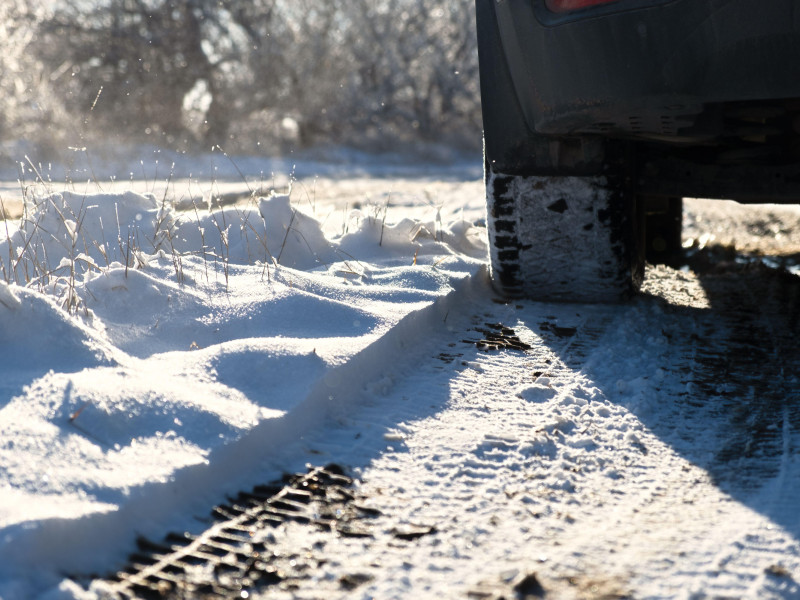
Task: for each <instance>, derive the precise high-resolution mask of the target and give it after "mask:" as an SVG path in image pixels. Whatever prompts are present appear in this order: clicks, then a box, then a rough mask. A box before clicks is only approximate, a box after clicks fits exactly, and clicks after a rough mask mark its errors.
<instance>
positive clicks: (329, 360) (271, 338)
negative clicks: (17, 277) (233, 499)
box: [0, 175, 800, 600]
mask: <svg viewBox="0 0 800 600" xmlns="http://www.w3.org/2000/svg"><path fill="white" fill-rule="evenodd" d="M315 185H317V186H318V187H317V188H316V192H315V194H314V195H306V196H302V195H301V196H302V197H299V198H298V197H296V196H293V198H292V201H293V205H294V206H295V208H298V207H299V208H302V207H303V206H305V208H306V209H313V212H314V216H313V217H308V219H309V220H305V217H302V218H301V217H298V216H296V215H295V213H294V212H292V211H290V210H287V206H285V205H284V203H283V200H281V199H280V197H274V198H272V199H268V200H262V201H260V203H259V204H258V205H257V206H256V208H255V209H254V210H255V212H254V213H253V215H254V216H253V218H252V219H250V217H248V215H249V214H250V213H248V212H247V210H248V209H246V208H244V207H242V208H240V209H236V210H235V211H233V210H231V212H227V213H224V212H216V213H214V212H211V213H209V216H204V215H198V214H193V215H192V219H193V221H192V222H191V223H186V222H181V220H180V219H178V220H176V221H175V222H174V223H173V226H174V228H173V229H172V230H171V231H172V234H171V235H172V237H171V238H170V239H171V240H173V242H174V246H173V248H172V250H171V251H167V252H164V251H163V250H162V251H160V254H159V251H152V252H149V253H148V252H147V251H146V248H144V244H140V247H139V248H138V251H139V253H140V254H141V256H140V257H139V259H138V260H140V264H139V265H138V268H134V267H131V268H130V269H126V268H124V266H123V265H121V264H119V262H115V260H114V259H108V264H100V261H101V258H103V257H101V258H94V259H92V260H93V261H94V262H95V263H96V264H97V269H96V270H97V271H98V273H93V274H91V275H90V276H85V277H82V278H81V279H80V281H79V282H78V283H73V284H72V288H70V286H69V285H68V284H64V282H63V281H62V282H61V283H60V285H61V286H62V287H58V286H59V283H58V282H56V283H54V284H53V294H56V297H58V296H57V294H58V293H62V294H63V293H64V291H65V290H66V292H70V293H75V294H77V297H78V298H79V301H78V303H77V307H78V308H79V309H80V310H77V311H75V312H76V313H77V315H76V316H73V317H69V318H67V317H62V316H60V315H61V314H62V313H59V312H58V311H60V310H61V309H58V308H56V307H55V305H52V306H51V304H48V302H51V301H50V300H48V298H49V296H47V295H46V294H45V293H44V292H43V291H40V290H36V289H29V288H26V289H24V290H23V289H21V288H20V287H19V286H5V287H3V288H2V290H0V291H2V295H0V302H2V304H1V305H0V311H5V312H4V313H2V314H0V317H2V320H0V323H1V324H2V327H3V329H2V332H3V334H4V335H6V336H7V339H8V340H9V341H11V340H12V339H14V340H16V342H17V348H23V349H24V352H25V353H26V354H25V356H27V357H28V358H21V357H20V355H19V351H17V352H14V351H13V350H11V349H10V348H11V346H6V348H7V350H6V352H5V354H4V355H3V358H4V360H5V361H6V362H7V364H8V365H10V366H9V367H8V369H7V371H6V372H5V373H4V384H3V388H2V389H3V390H5V391H7V392H8V394H7V397H4V398H3V400H2V403H1V404H0V427H2V432H3V436H4V437H3V441H2V442H0V473H2V476H3V481H2V490H3V492H2V493H3V496H4V497H3V501H2V504H1V505H0V517H2V529H0V536H1V537H0V540H2V544H0V555H2V557H3V560H4V561H6V562H5V565H4V566H0V597H3V598H4V599H6V600H12V599H16V598H26V597H31V596H41V597H45V598H51V599H52V598H72V597H77V598H82V597H90V598H96V597H103V594H104V593H105V592H106V591H108V590H109V589H110V588H109V587H108V584H107V583H105V582H103V581H100V580H95V581H94V582H93V583H90V578H87V575H88V574H89V573H92V574H102V573H103V572H104V571H108V572H109V574H110V573H111V572H113V571H114V570H116V569H118V568H120V567H121V566H122V564H123V562H124V557H125V555H126V554H128V553H130V552H133V551H134V549H135V544H134V540H135V537H136V535H138V534H144V535H146V536H148V537H149V538H150V539H151V540H153V541H156V542H158V541H159V539H160V536H163V535H166V533H167V532H168V531H177V530H180V531H184V530H187V531H193V532H195V533H199V532H200V531H202V530H203V529H204V528H205V527H206V526H207V519H206V517H207V515H208V513H209V511H210V509H211V506H212V505H213V504H214V503H223V502H225V495H226V494H231V493H233V492H234V491H235V490H237V489H246V488H249V487H251V486H253V485H256V484H260V483H267V482H269V481H270V478H274V477H276V476H278V475H279V474H280V473H282V472H300V471H304V470H305V469H306V466H307V465H317V466H321V465H325V464H329V463H336V464H338V465H341V466H342V467H344V469H345V470H346V471H347V472H348V473H349V474H350V475H352V476H354V477H355V478H356V485H355V487H354V489H353V493H354V494H356V495H357V496H358V498H359V502H360V504H361V505H362V506H363V507H366V508H369V509H370V510H369V513H368V514H369V518H368V519H366V520H365V521H364V526H365V527H367V528H368V534H369V535H366V536H346V535H341V534H340V533H337V531H335V530H334V531H331V530H323V529H320V528H318V527H314V526H311V525H307V524H306V525H304V524H301V523H292V522H287V523H285V524H283V525H281V526H280V527H277V528H269V530H255V529H254V530H253V531H252V536H253V539H254V540H258V541H259V542H263V543H264V544H266V548H267V551H266V552H264V553H263V556H262V558H263V559H264V560H265V561H266V563H265V564H268V563H269V562H270V561H274V564H275V565H278V566H279V567H280V569H281V571H280V573H281V577H277V578H275V579H274V580H272V584H271V585H270V586H267V587H261V588H257V587H255V586H254V587H252V588H247V587H246V586H245V589H244V590H242V591H245V592H247V593H248V595H249V597H261V596H263V597H277V598H281V597H286V598H317V597H348V598H350V597H356V598H412V597H418V598H434V597H443V598H465V597H474V598H483V597H487V598H491V597H498V598H499V597H501V596H503V597H506V598H508V597H514V595H515V594H516V595H517V597H525V596H524V595H525V593H528V594H529V597H536V596H537V594H538V596H542V594H546V597H548V598H571V597H574V598H697V599H700V598H721V597H724V598H784V599H785V598H800V509H798V506H800V379H798V373H800V370H799V369H798V367H800V347H798V344H797V342H796V340H797V337H798V333H799V330H800V322H798V317H800V278H798V276H797V275H793V274H791V273H790V272H786V271H782V270H778V269H776V268H774V267H771V266H770V267H768V266H765V265H764V264H762V262H761V261H747V260H744V259H742V257H741V256H739V255H737V254H736V252H735V251H732V250H731V248H729V247H728V246H725V245H726V244H727V245H730V244H734V243H735V245H736V248H739V249H746V250H748V251H751V252H752V251H753V250H754V249H759V248H760V249H761V250H762V252H763V253H764V254H767V255H768V256H770V257H771V258H769V259H768V260H766V262H767V263H769V264H770V265H776V264H778V263H780V262H781V261H785V262H787V264H788V265H789V266H793V265H795V264H796V257H793V256H788V258H787V255H792V254H793V253H796V252H797V248H800V243H798V242H800V212H799V211H798V210H797V209H796V208H794V207H762V208H747V207H739V206H736V205H730V204H727V203H725V204H719V203H709V202H707V201H687V203H686V215H685V218H684V221H685V225H686V234H685V237H686V238H687V239H692V240H695V242H694V249H693V251H692V253H691V261H690V264H689V266H687V268H685V269H682V270H675V269H669V268H664V267H659V268H652V269H650V270H649V272H648V275H647V280H646V283H645V287H644V290H643V293H642V294H641V295H640V296H639V297H638V298H636V299H635V300H634V301H632V302H631V303H629V304H625V305H621V306H585V305H555V304H542V303H533V302H523V301H520V302H511V303H508V302H505V301H502V300H500V299H498V298H497V297H496V296H495V295H494V294H493V293H492V291H491V289H490V287H489V286H488V283H487V280H486V272H485V268H484V267H483V266H482V262H483V259H482V257H483V256H485V254H484V253H485V248H484V247H482V246H481V242H480V234H481V224H482V199H481V196H480V183H479V182H477V181H473V180H467V179H463V178H459V177H455V176H449V177H448V178H447V180H444V181H442V180H435V179H431V178H430V177H428V176H426V177H424V178H416V179H415V178H414V177H411V176H409V175H404V176H402V177H396V178H394V179H392V178H390V177H382V178H380V179H369V178H361V177H359V178H353V179H352V180H347V179H344V180H342V179H317V180H316V183H315ZM326 186H329V187H326ZM297 189H298V188H295V192H296V191H297ZM300 189H302V188H300ZM381 190H382V191H381ZM109 198H111V200H115V201H116V202H117V203H120V202H121V200H120V197H111V196H110V195H109V194H107V193H105V195H95V196H92V197H90V200H91V202H88V203H85V202H84V203H81V204H80V208H75V206H77V205H75V206H73V208H75V210H76V212H81V211H84V208H83V207H84V205H89V206H95V207H100V208H97V209H96V210H100V209H102V207H103V206H104V202H107V201H108V199H109ZM326 198H327V199H329V200H330V202H328V203H327V204H326ZM73 201H74V200H73ZM127 201H128V202H134V203H135V202H140V203H141V204H140V205H138V208H137V209H136V210H134V211H133V213H132V216H131V217H130V220H131V222H137V223H141V222H144V223H145V224H146V223H147V222H149V221H148V219H150V218H151V217H150V215H153V220H154V221H156V222H158V219H157V218H155V216H156V215H157V214H159V213H158V210H159V203H157V202H156V203H153V204H152V206H151V205H150V204H148V203H147V201H145V200H141V197H133V196H131V197H127ZM59 206H60V205H59ZM354 206H356V207H358V209H359V210H358V211H357V214H353V213H352V212H350V211H349V210H346V209H345V207H348V208H352V207H354ZM62 214H63V208H62ZM88 214H89V215H91V214H92V213H91V210H89V211H88ZM297 214H298V215H299V214H300V213H297ZM137 215H138V216H137ZM259 215H260V217H258V216H259ZM143 216H144V218H142V217H143ZM221 217H224V218H228V219H233V218H234V217H235V218H238V219H241V220H242V222H245V223H252V224H253V226H250V225H248V227H251V230H250V231H252V236H251V237H252V238H254V239H257V240H261V239H272V240H274V239H276V236H275V234H272V233H270V230H269V223H271V222H273V221H274V222H276V223H278V222H280V223H284V228H285V227H288V230H286V231H292V232H299V233H300V234H301V236H300V237H301V238H302V239H300V240H299V242H298V243H297V244H296V245H294V246H293V245H292V243H287V239H288V237H287V235H286V234H285V233H284V234H282V235H278V236H277V239H279V242H278V243H277V244H276V245H271V246H270V248H271V252H272V253H273V254H275V255H276V254H277V252H276V247H277V246H280V248H281V251H284V248H285V249H286V250H285V254H284V256H283V261H282V262H281V266H275V265H271V266H270V269H271V270H270V271H269V279H268V280H266V276H265V274H264V273H265V272H266V268H265V266H264V264H251V262H250V261H249V256H250V254H249V253H250V252H251V251H250V250H248V248H250V246H249V245H248V244H250V243H251V242H252V240H248V239H247V236H246V235H242V238H243V239H242V240H239V239H238V238H236V237H235V236H233V235H229V232H232V231H235V228H234V229H226V228H225V227H227V226H225V227H221V226H220V218H221ZM257 217H258V218H257ZM159 218H161V217H159ZM259 218H263V220H264V222H265V223H267V225H266V229H265V230H264V231H265V233H263V237H259V236H261V235H262V234H261V233H260V231H261V230H260V229H259V230H258V231H257V229H258V228H257V227H255V225H256V224H257V222H260V221H259ZM116 219H117V220H118V221H119V220H120V219H123V220H124V219H125V216H124V215H123V217H120V216H119V215H117V216H116ZM404 219H405V220H404ZM62 220H64V221H70V220H71V219H69V218H66V219H64V218H63V217H62ZM75 221H77V222H79V223H81V224H82V225H83V227H85V228H86V229H87V230H88V234H90V237H91V238H92V239H94V240H98V239H101V233H102V231H96V230H91V229H90V228H91V227H92V220H91V219H89V218H84V219H81V220H78V219H76V220H75ZM39 222H40V223H46V221H45V220H44V217H43V218H42V219H40V221H39ZM162 222H163V220H162ZM53 223H54V224H55V222H53ZM101 223H102V220H101ZM190 226H191V227H193V228H194V229H193V230H192V231H196V230H200V231H201V232H204V234H202V233H201V236H200V237H203V235H205V236H207V237H204V239H203V242H202V246H203V253H202V254H198V253H196V252H194V250H193V249H192V247H191V243H192V239H191V236H192V235H193V234H192V233H191V232H190V231H189V229H190ZM72 227H73V229H70V226H68V225H67V226H66V227H65V230H64V233H63V234H62V235H65V236H66V238H63V239H67V240H73V241H74V239H75V238H76V237H77V236H76V235H75V231H74V228H75V223H73V225H72ZM100 227H102V225H101V226H100ZM52 229H53V227H51V228H50V230H52ZM121 229H122V228H121V227H115V230H121ZM242 230H243V229H242ZM222 231H225V232H226V233H225V234H224V235H223V234H222ZM279 231H280V230H279ZM210 232H211V233H215V234H216V235H217V242H214V241H212V239H211V238H212V237H213V236H211V235H210ZM270 236H272V237H271V238H270ZM107 237H111V236H107ZM113 237H114V238H116V233H114V236H113ZM143 237H144V236H143ZM129 240H130V234H129ZM181 240H182V242H185V243H186V244H187V245H186V247H183V248H177V249H176V248H175V246H177V244H178V241H181ZM223 241H224V244H223V243H222V242H223ZM281 242H282V244H281ZM715 242H717V243H715ZM37 243H39V242H37ZM41 243H42V244H46V243H47V241H46V240H45V241H42V242H41ZM215 243H216V244H218V246H219V247H218V248H216V249H215V246H214V244H215ZM720 244H722V245H720ZM223 245H224V249H225V250H226V251H227V254H224V253H223ZM43 247H44V246H43ZM57 247H63V243H62V244H61V245H60V246H57ZM73 248H74V244H73ZM306 249H308V250H313V256H314V257H316V258H315V259H314V260H311V261H310V262H309V259H308V257H307V256H306V254H305V252H306ZM3 251H4V252H5V249H3ZM50 254H51V255H54V254H55V250H54V249H51V250H50ZM87 254H90V252H89V251H87ZM176 257H180V258H181V263H180V265H179V266H180V268H181V269H182V271H181V273H185V274H186V279H185V281H183V282H176V281H175V277H176V273H177V271H178V266H176ZM223 257H224V258H225V266H224V267H223V266H221V265H222V258H223ZM59 260H60V261H61V264H60V266H67V267H68V266H69V264H73V266H72V267H71V268H72V269H75V266H74V263H75V262H76V257H75V255H74V254H73V255H72V257H71V258H70V257H67V263H69V264H67V265H65V263H64V259H61V258H58V259H56V262H57V264H58V261H59ZM117 260H119V259H117ZM126 260H127V259H126ZM216 260H219V261H220V263H219V264H217V263H216V262H215V261H216ZM290 260H291V261H294V262H292V263H291V264H292V265H293V266H291V267H290V266H283V265H284V263H286V264H288V263H287V261H290ZM70 261H71V262H70ZM304 261H305V262H304ZM84 262H85V261H84ZM123 262H124V261H123ZM69 270H70V269H67V271H68V272H69ZM0 285H2V284H0ZM62 297H63V296H62ZM67 297H69V296H67ZM81 314H83V316H81ZM37 323H38V324H39V325H37ZM344 323H346V324H347V327H346V328H345V327H344V325H343V324H344ZM49 331H56V332H59V333H58V336H57V337H58V339H59V340H60V341H59V343H60V344H61V346H59V347H55V348H53V347H48V346H47V344H52V342H53V339H55V338H53V337H52V336H51V335H49V333H48V332H49ZM12 334H13V335H12ZM517 338H518V340H519V341H518V342H517V341H516V339H517ZM504 340H505V341H509V340H512V341H514V343H511V344H506V343H504ZM46 349H47V350H49V352H45V350H46ZM31 353H33V356H34V358H33V359H32V358H30V356H31ZM37 353H41V354H40V358H39V359H37V358H36V356H37ZM125 386H130V388H129V389H133V390H136V393H135V394H130V393H128V394H126V393H125V392H124V390H125ZM120 390H122V391H120ZM15 432H16V433H15ZM19 432H25V435H24V436H23V435H22V434H21V433H19ZM26 436H27V437H26ZM265 436H266V437H265ZM42 461H50V462H48V463H47V464H44V463H43V462H42ZM237 466H238V468H237ZM131 479H135V481H131ZM148 510H149V511H150V515H151V516H152V520H149V519H148V518H147V515H148ZM56 517H58V518H56ZM398 532H411V534H409V535H399V534H398ZM71 549H72V554H70V552H71ZM196 571H197V572H193V573H189V571H187V572H186V575H185V577H186V581H187V582H189V583H191V582H192V581H193V579H192V578H193V577H196V576H198V577H199V576H201V575H203V574H202V569H200V568H199V567H198V569H197V570H196ZM65 573H66V574H67V575H70V576H72V577H75V578H77V581H78V582H79V584H76V583H74V582H72V581H71V580H69V579H63V580H62V578H63V576H64V574H65ZM187 585H188V583H187ZM87 587H88V588H89V590H90V591H86V588H87ZM159 589H162V590H163V591H166V589H167V588H163V587H162V588H159ZM190 590H191V588H190ZM183 593H184V592H181V591H179V590H176V591H175V592H174V594H175V597H182V595H181V594H183ZM237 593H238V592H237ZM240 596H241V594H240ZM241 597H245V596H241Z"/></svg>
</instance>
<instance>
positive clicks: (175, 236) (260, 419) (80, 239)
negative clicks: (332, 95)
mask: <svg viewBox="0 0 800 600" xmlns="http://www.w3.org/2000/svg"><path fill="white" fill-rule="evenodd" d="M348 223H349V225H348V228H347V232H346V233H345V234H343V235H341V236H339V237H337V238H329V237H326V235H325V234H324V233H323V230H322V227H321V225H320V223H319V222H318V221H317V220H316V219H315V218H314V217H313V216H310V215H308V214H305V213H303V212H301V211H299V210H297V208H296V207H295V206H293V204H292V202H291V200H290V198H289V196H286V195H276V194H273V195H271V196H270V197H266V198H261V199H259V200H258V201H257V202H253V203H250V204H248V205H247V206H235V207H228V208H224V209H218V210H209V208H208V207H202V209H200V208H198V209H197V210H194V211H190V212H185V213H181V212H178V211H176V210H174V209H173V207H172V206H170V205H169V204H168V203H166V202H163V201H161V200H159V199H157V198H156V197H155V196H152V195H139V194H135V193H132V192H125V193H119V194H90V195H83V194H77V193H74V192H64V193H60V194H50V195H47V196H42V197H39V198H37V199H36V200H35V202H31V203H30V204H29V206H27V210H26V213H25V216H24V218H23V219H22V220H21V221H20V223H19V224H18V226H17V227H14V228H12V229H9V231H8V234H7V235H6V236H5V239H4V240H2V241H0V261H2V268H3V273H4V275H5V279H6V280H7V282H2V283H0V339H2V341H3V343H2V345H0V363H1V364H2V367H0V368H2V377H0V381H2V383H0V386H1V387H2V390H3V395H2V397H1V398H0V473H1V474H2V476H1V477H0V540H2V544H0V565H1V566H0V597H2V598H6V599H11V598H23V597H32V596H36V595H38V594H40V593H43V592H45V591H46V590H48V589H51V588H53V587H54V586H57V585H58V582H59V580H60V578H61V573H63V572H65V571H68V572H73V573H87V572H92V571H103V570H105V569H108V568H113V567H114V566H115V565H117V563H118V561H121V560H123V559H124V557H125V554H126V552H128V551H129V549H130V547H131V545H130V544H131V543H132V541H133V539H134V538H135V536H136V535H139V534H141V535H148V534H149V535H154V536H155V535H158V534H159V532H163V529H162V528H163V527H166V523H168V522H169V524H170V526H171V527H174V526H175V523H176V518H177V519H178V520H179V521H180V519H181V518H183V519H186V520H187V521H189V520H191V519H192V518H193V515H195V514H203V513H204V512H207V510H208V507H209V506H210V505H211V504H212V503H213V502H214V501H215V500H219V499H220V497H221V494H223V493H225V492H226V491H234V490H236V489H237V487H238V486H239V485H240V484H241V482H242V481H247V478H248V477H252V476H253V473H255V472H258V471H259V470H264V469H268V466H265V465H268V463H269V457H270V452H273V451H275V449H276V448H278V447H279V446H280V444H281V443H282V442H283V441H285V440H288V439H293V438H296V437H297V436H298V435H300V434H301V433H302V431H304V430H305V429H307V428H309V427H312V426H314V425H315V424H317V423H319V422H321V421H323V420H324V419H326V418H332V415H334V414H335V413H336V411H341V410H344V409H345V407H346V406H347V405H348V403H350V402H354V401H357V398H358V396H359V394H360V393H361V391H362V390H363V388H364V386H365V385H367V384H368V383H369V382H373V383H374V384H376V385H380V382H381V381H382V380H385V379H386V378H391V377H392V373H391V372H383V371H381V372H377V370H379V369H380V368H381V365H382V366H383V367H382V368H383V369H384V370H385V366H386V365H391V364H394V365H399V364H401V363H402V361H403V360H404V358H405V359H408V357H409V356H410V353H409V352H408V348H404V347H403V344H404V337H403V336H404V335H405V334H404V333H403V332H404V330H406V329H416V330H418V328H419V327H420V323H419V322H418V321H419V320H420V319H422V320H423V321H424V320H425V319H432V318H434V317H433V315H438V317H436V318H438V319H439V320H441V314H440V312H441V311H446V310H448V309H447V307H446V305H447V303H448V302H453V301H455V300H454V298H457V294H456V295H455V296H454V295H453V294H451V295H450V296H449V297H447V295H448V293H450V292H452V290H454V289H457V288H459V286H465V285H471V283H470V276H472V275H474V274H476V273H477V272H478V271H479V270H480V269H481V265H482V264H483V262H484V256H485V254H486V248H485V246H484V243H483V237H482V233H481V232H480V231H479V230H476V228H475V227H473V226H472V225H471V224H470V223H466V222H463V221H458V222H454V223H448V224H443V223H442V222H441V221H440V220H437V219H435V218H434V219H432V220H431V221H430V222H420V221H412V220H410V219H405V220H401V221H400V222H398V223H394V224H392V223H387V222H385V221H384V220H380V219H377V218H375V217H374V216H369V215H367V214H365V213H361V212H359V211H353V212H352V213H351V214H350V215H349V219H348ZM8 282H10V283H8ZM443 297H444V298H445V299H444V300H439V303H438V304H434V303H436V302H437V299H442V298H443ZM442 303H444V305H442ZM443 306H444V308H443ZM426 307H433V308H426ZM402 322H406V323H407V325H406V326H402V325H401V326H399V327H398V323H402ZM390 331H391V335H389V336H387V335H386V334H387V332H390Z"/></svg>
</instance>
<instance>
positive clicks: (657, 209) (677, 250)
mask: <svg viewBox="0 0 800 600" xmlns="http://www.w3.org/2000/svg"><path fill="white" fill-rule="evenodd" d="M640 202H641V205H642V206H643V207H644V213H645V225H644V227H645V240H646V250H645V258H646V259H647V262H649V263H651V264H654V265H669V266H670V267H679V266H680V265H681V264H682V263H683V245H682V243H681V242H682V240H681V234H682V233H683V220H682V218H683V198H680V197H659V196H644V197H642V198H641V199H640Z"/></svg>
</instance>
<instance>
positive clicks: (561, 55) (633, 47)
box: [492, 0, 800, 141]
mask: <svg viewBox="0 0 800 600" xmlns="http://www.w3.org/2000/svg"><path fill="white" fill-rule="evenodd" d="M492 6H493V7H494V11H495V16H496V19H497V26H498V27H499V33H500V36H499V37H500V40H501V43H502V49H501V50H502V52H503V53H504V55H505V58H506V64H507V65H508V69H509V73H510V75H511V80H512V81H513V87H514V91H515V93H516V96H517V100H518V101H519V106H520V108H521V110H522V113H523V115H524V118H525V121H526V123H527V125H528V127H529V128H530V130H531V131H532V132H536V133H539V134H545V135H548V134H552V135H571V134H575V135H578V134H581V135H583V134H602V135H605V136H615V135H617V136H620V137H626V136H633V137H641V138H649V139H658V138H672V139H674V140H678V141H679V140H680V138H681V137H682V136H683V137H687V138H689V139H691V138H693V137H697V136H700V135H702V134H704V131H702V127H701V128H700V129H698V127H699V125H698V123H697V121H698V116H699V115H700V114H702V113H703V109H704V106H706V105H709V104H716V103H729V102H742V101H758V100H764V99H770V100H772V99H781V98H800V3H798V2H797V1H796V0H768V1H765V0H671V1H666V2H665V0H619V2H617V3H614V4H611V5H608V6H607V7H606V8H602V9H599V10H595V9H588V10H586V11H582V12H581V13H576V14H574V15H572V16H569V17H566V18H565V17H556V16H554V15H550V14H549V13H548V12H547V9H546V8H545V7H544V0H497V1H496V2H492ZM609 11H611V12H609Z"/></svg>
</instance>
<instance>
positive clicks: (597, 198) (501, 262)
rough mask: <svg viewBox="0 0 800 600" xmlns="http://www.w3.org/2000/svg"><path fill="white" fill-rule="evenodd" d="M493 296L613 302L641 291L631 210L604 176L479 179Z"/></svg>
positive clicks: (490, 173) (489, 173)
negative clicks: (485, 214) (484, 201)
mask: <svg viewBox="0 0 800 600" xmlns="http://www.w3.org/2000/svg"><path fill="white" fill-rule="evenodd" d="M486 196H487V209H488V210H487V212H488V219H487V225H488V229H489V242H490V252H491V268H492V280H493V284H494V286H495V288H496V289H497V290H498V291H499V292H501V293H503V294H505V295H508V296H525V297H528V298H532V299H536V300H555V301H568V302H617V301H620V300H624V299H625V298H627V297H629V296H630V295H631V294H632V293H633V292H634V291H636V289H638V287H639V285H640V284H641V281H642V277H643V272H644V260H643V257H642V253H641V252H640V244H639V243H638V233H637V228H636V223H635V219H634V214H635V209H634V208H633V204H632V203H630V202H629V201H628V200H627V199H626V198H625V197H624V195H623V193H622V192H621V190H618V189H615V187H614V186H611V185H609V184H608V180H607V179H606V177H603V176H533V175H532V176H523V175H507V174H502V173H494V172H493V171H491V169H488V170H487V174H486Z"/></svg>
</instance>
